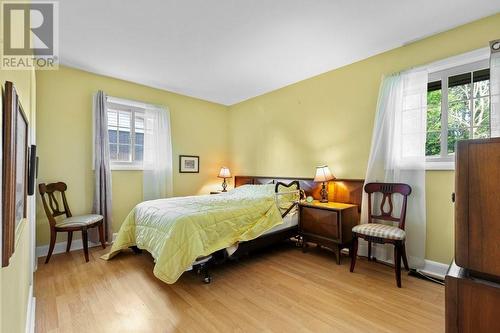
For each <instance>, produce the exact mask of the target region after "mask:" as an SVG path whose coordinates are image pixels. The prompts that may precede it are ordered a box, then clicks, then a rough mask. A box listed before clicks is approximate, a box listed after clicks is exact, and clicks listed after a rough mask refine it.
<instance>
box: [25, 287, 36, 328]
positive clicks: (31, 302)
mask: <svg viewBox="0 0 500 333" xmlns="http://www.w3.org/2000/svg"><path fill="white" fill-rule="evenodd" d="M35 306H36V299H35V297H33V285H30V289H29V292H28V307H27V309H26V333H35Z"/></svg>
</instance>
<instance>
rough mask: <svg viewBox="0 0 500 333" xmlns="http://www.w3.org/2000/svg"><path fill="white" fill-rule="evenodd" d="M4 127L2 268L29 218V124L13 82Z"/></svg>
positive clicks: (7, 88)
mask: <svg viewBox="0 0 500 333" xmlns="http://www.w3.org/2000/svg"><path fill="white" fill-rule="evenodd" d="M2 111H3V115H2V119H3V123H2V140H3V146H2V160H3V170H2V267H4V266H8V265H9V259H10V257H11V256H12V254H13V253H14V248H15V239H16V235H15V232H16V229H17V227H18V225H19V224H20V223H21V221H22V220H23V218H25V217H26V206H27V177H28V120H27V118H26V115H25V114H24V111H23V108H22V106H21V103H20V102H19V97H18V95H17V92H16V89H15V87H14V84H13V83H12V82H9V81H7V82H5V89H4V95H3V110H2Z"/></svg>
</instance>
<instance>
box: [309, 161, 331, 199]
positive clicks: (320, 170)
mask: <svg viewBox="0 0 500 333" xmlns="http://www.w3.org/2000/svg"><path fill="white" fill-rule="evenodd" d="M332 179H335V177H334V176H333V175H332V172H331V171H330V169H329V168H328V165H321V166H319V167H316V176H314V181H315V182H317V183H322V185H321V192H320V193H321V200H320V202H328V190H327V189H326V184H327V183H328V181H329V180H332Z"/></svg>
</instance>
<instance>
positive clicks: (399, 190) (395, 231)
mask: <svg viewBox="0 0 500 333" xmlns="http://www.w3.org/2000/svg"><path fill="white" fill-rule="evenodd" d="M365 192H366V193H368V223H365V224H360V225H357V226H355V227H354V228H352V234H353V242H352V248H351V269H350V270H351V272H353V271H354V266H355V265H356V257H357V254H358V238H362V239H364V240H366V241H368V260H371V258H372V243H378V244H393V245H394V269H395V273H396V284H397V286H398V287H399V288H401V259H403V263H404V266H405V269H406V270H407V271H408V270H409V267H408V260H407V258H406V247H405V240H406V232H405V220H406V204H407V199H408V196H409V195H410V193H411V187H410V186H409V185H407V184H400V183H368V184H366V185H365ZM374 193H380V194H382V201H381V203H380V214H379V215H375V214H374V212H373V210H372V196H373V194H374ZM396 194H399V195H402V196H403V202H402V205H401V212H400V215H399V217H395V216H393V215H392V213H393V208H394V207H393V196H394V195H396ZM386 204H387V205H388V206H389V209H388V210H386V209H385V207H386ZM374 220H377V221H388V222H392V223H393V224H394V223H397V226H393V225H387V224H381V223H375V222H374Z"/></svg>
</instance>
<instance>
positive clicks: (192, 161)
mask: <svg viewBox="0 0 500 333" xmlns="http://www.w3.org/2000/svg"><path fill="white" fill-rule="evenodd" d="M199 172H200V157H199V156H193V155H179V173H199Z"/></svg>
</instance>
